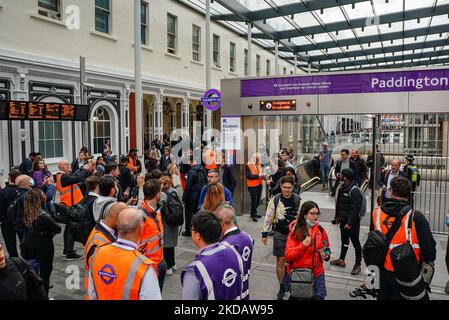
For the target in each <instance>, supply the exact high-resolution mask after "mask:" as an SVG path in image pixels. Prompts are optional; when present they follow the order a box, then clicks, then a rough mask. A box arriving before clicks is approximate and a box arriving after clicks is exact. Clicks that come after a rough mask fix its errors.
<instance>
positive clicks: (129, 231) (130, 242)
mask: <svg viewBox="0 0 449 320" xmlns="http://www.w3.org/2000/svg"><path fill="white" fill-rule="evenodd" d="M117 229H118V238H117V241H116V242H114V243H110V244H104V245H102V246H101V247H99V248H98V249H97V250H96V251H95V253H94V255H93V256H92V260H91V264H90V269H89V284H88V288H89V289H88V292H89V299H91V300H161V299H162V298H161V292H160V290H159V286H158V281H157V271H156V268H155V265H154V263H153V262H152V261H151V260H150V259H148V258H146V257H145V256H144V255H142V254H141V253H140V252H139V251H138V250H137V246H138V242H139V239H140V237H141V236H142V232H143V221H142V213H141V212H139V210H138V209H137V208H127V209H124V210H122V211H120V212H119V214H118V217H117Z"/></svg>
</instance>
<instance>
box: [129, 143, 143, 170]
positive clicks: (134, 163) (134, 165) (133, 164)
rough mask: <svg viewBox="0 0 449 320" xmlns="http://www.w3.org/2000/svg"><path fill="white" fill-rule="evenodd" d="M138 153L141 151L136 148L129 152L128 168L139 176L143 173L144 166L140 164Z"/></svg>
mask: <svg viewBox="0 0 449 320" xmlns="http://www.w3.org/2000/svg"><path fill="white" fill-rule="evenodd" d="M137 151H139V150H138V149H136V148H132V149H130V150H129V153H128V165H127V167H128V168H129V170H130V171H131V174H137V173H140V172H141V171H142V166H141V164H140V161H139V159H138V158H137Z"/></svg>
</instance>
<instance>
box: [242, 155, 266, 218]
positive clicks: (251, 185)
mask: <svg viewBox="0 0 449 320" xmlns="http://www.w3.org/2000/svg"><path fill="white" fill-rule="evenodd" d="M245 175H246V186H247V187H248V191H249V194H250V196H251V218H252V219H253V221H254V222H257V218H261V217H262V216H261V215H258V214H257V207H259V203H260V198H261V197H262V182H263V179H264V176H263V175H262V166H261V165H260V156H259V154H257V153H255V154H254V155H253V156H252V157H251V160H250V161H248V163H247V164H246V166H245Z"/></svg>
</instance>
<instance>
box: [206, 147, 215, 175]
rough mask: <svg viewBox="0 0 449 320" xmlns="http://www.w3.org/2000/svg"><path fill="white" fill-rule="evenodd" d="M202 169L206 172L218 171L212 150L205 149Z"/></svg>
mask: <svg viewBox="0 0 449 320" xmlns="http://www.w3.org/2000/svg"><path fill="white" fill-rule="evenodd" d="M204 168H205V169H206V170H216V169H218V166H217V157H216V153H215V151H214V150H213V149H207V150H206V151H205V152H204Z"/></svg>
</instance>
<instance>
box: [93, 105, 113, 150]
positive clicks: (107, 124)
mask: <svg viewBox="0 0 449 320" xmlns="http://www.w3.org/2000/svg"><path fill="white" fill-rule="evenodd" d="M93 128H94V153H103V146H104V144H105V142H106V140H109V142H110V143H112V141H111V116H110V115H109V112H108V110H107V109H106V108H103V107H98V108H97V110H95V113H94V116H93Z"/></svg>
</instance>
